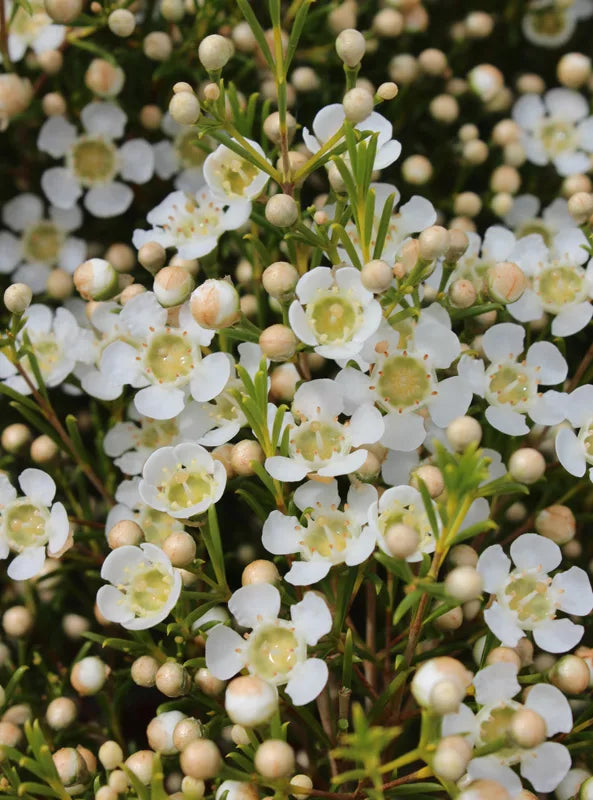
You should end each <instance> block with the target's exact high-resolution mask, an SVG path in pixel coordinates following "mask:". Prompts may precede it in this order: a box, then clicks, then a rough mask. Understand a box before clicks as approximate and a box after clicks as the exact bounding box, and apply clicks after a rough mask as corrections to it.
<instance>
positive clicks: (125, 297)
mask: <svg viewBox="0 0 593 800" xmlns="http://www.w3.org/2000/svg"><path fill="white" fill-rule="evenodd" d="M145 291H146V289H145V288H144V286H142V284H141V283H131V284H130V285H129V286H126V288H125V289H124V290H123V292H122V293H121V294H120V296H119V302H120V303H121V305H122V306H125V304H126V303H129V302H130V300H132V298H134V297H138V295H139V294H144V292H145Z"/></svg>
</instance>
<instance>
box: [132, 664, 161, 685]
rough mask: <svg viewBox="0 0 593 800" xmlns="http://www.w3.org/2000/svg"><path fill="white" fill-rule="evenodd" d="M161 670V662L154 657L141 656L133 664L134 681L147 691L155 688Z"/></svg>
mask: <svg viewBox="0 0 593 800" xmlns="http://www.w3.org/2000/svg"><path fill="white" fill-rule="evenodd" d="M158 669H159V662H158V661H157V660H156V658H153V657H152V656H140V657H139V658H137V659H136V660H135V661H134V663H133V664H132V669H131V675H132V680H133V681H134V683H135V684H136V685H137V686H143V687H145V688H146V689H149V688H151V687H152V686H154V684H155V681H156V675H157V672H158Z"/></svg>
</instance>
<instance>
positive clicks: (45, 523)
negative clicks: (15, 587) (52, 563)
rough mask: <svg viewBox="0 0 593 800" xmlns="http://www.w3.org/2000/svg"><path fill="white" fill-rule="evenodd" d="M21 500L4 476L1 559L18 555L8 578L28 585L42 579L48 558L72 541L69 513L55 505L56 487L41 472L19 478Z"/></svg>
mask: <svg viewBox="0 0 593 800" xmlns="http://www.w3.org/2000/svg"><path fill="white" fill-rule="evenodd" d="M19 486H20V487H21V491H22V493H23V494H22V495H21V496H20V497H18V496H17V492H16V489H15V488H14V487H13V486H12V484H11V483H10V481H9V480H8V478H7V477H6V475H0V559H5V558H8V555H9V553H10V552H13V553H17V555H16V556H15V558H13V559H12V561H11V562H10V564H9V565H8V570H7V573H8V577H9V578H12V579H13V580H15V581H24V580H27V579H28V578H33V577H34V576H35V575H38V574H39V573H40V572H41V571H42V570H43V566H44V564H45V558H46V555H54V554H56V553H58V552H59V551H60V550H61V549H62V547H63V546H64V544H65V543H66V539H67V538H68V531H69V528H70V526H69V523H68V516H67V514H66V509H65V508H64V506H63V505H62V504H61V503H53V499H54V496H55V493H56V484H55V483H54V481H53V479H52V478H51V477H50V476H49V475H48V474H47V473H46V472H43V471H42V470H40V469H25V470H23V472H21V474H20V475H19Z"/></svg>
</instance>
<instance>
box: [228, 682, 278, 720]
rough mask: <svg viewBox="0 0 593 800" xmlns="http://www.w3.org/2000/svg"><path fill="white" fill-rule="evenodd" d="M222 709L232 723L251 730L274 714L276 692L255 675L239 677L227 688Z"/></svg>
mask: <svg viewBox="0 0 593 800" xmlns="http://www.w3.org/2000/svg"><path fill="white" fill-rule="evenodd" d="M224 707H225V709H226V712H227V714H228V715H229V717H230V719H231V720H232V721H233V722H235V723H237V724H239V725H243V726H245V727H247V728H253V727H255V726H256V725H261V724H263V723H264V722H267V720H268V719H270V717H271V716H272V715H273V714H274V713H275V712H276V710H277V708H278V692H277V690H276V687H275V686H273V685H272V684H270V683H267V681H264V680H262V679H261V678H258V677H257V676H256V675H245V676H241V677H239V678H234V679H233V680H232V681H231V682H230V683H229V685H228V686H227V689H226V693H225V698H224Z"/></svg>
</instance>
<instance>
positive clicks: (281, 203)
mask: <svg viewBox="0 0 593 800" xmlns="http://www.w3.org/2000/svg"><path fill="white" fill-rule="evenodd" d="M265 214H266V219H267V220H268V222H269V223H270V225H276V226H277V227H278V228H290V226H291V225H294V223H295V222H296V221H297V219H298V218H299V207H298V205H297V204H296V201H295V199H294V197H291V196H290V195H288V194H275V195H273V196H272V197H270V199H269V200H268V202H267V203H266V209H265Z"/></svg>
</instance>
